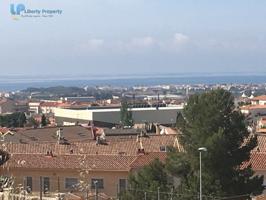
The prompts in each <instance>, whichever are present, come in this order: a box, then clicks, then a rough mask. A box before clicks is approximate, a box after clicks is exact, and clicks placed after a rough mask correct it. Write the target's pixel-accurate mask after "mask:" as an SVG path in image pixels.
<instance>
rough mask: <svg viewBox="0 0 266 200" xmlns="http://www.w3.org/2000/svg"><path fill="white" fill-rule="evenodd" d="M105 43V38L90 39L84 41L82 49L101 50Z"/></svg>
mask: <svg viewBox="0 0 266 200" xmlns="http://www.w3.org/2000/svg"><path fill="white" fill-rule="evenodd" d="M103 45H104V40H103V39H96V38H94V39H89V40H87V41H86V42H84V43H82V44H81V45H80V46H81V49H83V50H89V51H95V50H99V49H100V48H102V47H103Z"/></svg>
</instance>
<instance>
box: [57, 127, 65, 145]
mask: <svg viewBox="0 0 266 200" xmlns="http://www.w3.org/2000/svg"><path fill="white" fill-rule="evenodd" d="M56 136H57V142H58V144H59V143H60V140H61V139H62V138H63V130H62V128H59V129H58V130H57V131H56Z"/></svg>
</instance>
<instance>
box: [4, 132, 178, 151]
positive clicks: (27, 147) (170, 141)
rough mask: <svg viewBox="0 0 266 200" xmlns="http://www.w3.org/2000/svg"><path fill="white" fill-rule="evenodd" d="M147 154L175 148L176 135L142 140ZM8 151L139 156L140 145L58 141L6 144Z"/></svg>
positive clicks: (131, 141)
mask: <svg viewBox="0 0 266 200" xmlns="http://www.w3.org/2000/svg"><path fill="white" fill-rule="evenodd" d="M141 141H142V146H143V147H144V150H145V152H160V147H161V146H173V145H174V142H175V136H174V135H152V136H149V137H143V138H142V139H141ZM5 146H6V149H7V151H9V152H10V153H14V154H18V153H23V154H45V153H46V152H47V151H48V150H52V151H53V152H54V154H55V155H59V154H60V155H62V154H64V155H69V154H71V153H70V150H72V151H73V154H90V155H95V154H101V155H118V154H124V155H137V150H138V149H139V148H140V143H139V142H137V140H136V138H131V137H128V138H123V139H110V140H108V138H107V142H106V144H103V145H96V141H95V140H92V139H88V140H85V141H83V142H74V143H71V144H70V145H60V144H57V141H56V139H54V142H53V143H51V142H50V143H36V142H35V143H31V144H15V143H5Z"/></svg>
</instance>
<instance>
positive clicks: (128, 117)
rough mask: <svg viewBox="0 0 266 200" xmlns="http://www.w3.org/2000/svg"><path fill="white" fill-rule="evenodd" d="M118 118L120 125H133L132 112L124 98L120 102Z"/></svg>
mask: <svg viewBox="0 0 266 200" xmlns="http://www.w3.org/2000/svg"><path fill="white" fill-rule="evenodd" d="M120 120H121V124H122V126H123V127H124V126H133V125H134V123H133V118H132V112H131V111H130V110H129V106H128V103H127V101H126V100H123V101H122V102H121V109H120Z"/></svg>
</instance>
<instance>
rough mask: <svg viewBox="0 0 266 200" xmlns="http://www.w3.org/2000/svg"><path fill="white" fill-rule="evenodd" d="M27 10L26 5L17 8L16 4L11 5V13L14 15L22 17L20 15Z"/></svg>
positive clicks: (19, 5)
mask: <svg viewBox="0 0 266 200" xmlns="http://www.w3.org/2000/svg"><path fill="white" fill-rule="evenodd" d="M25 10H26V7H25V6H24V4H18V5H17V6H15V5H14V4H11V5H10V12H11V14H12V15H20V13H21V12H22V11H25Z"/></svg>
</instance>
